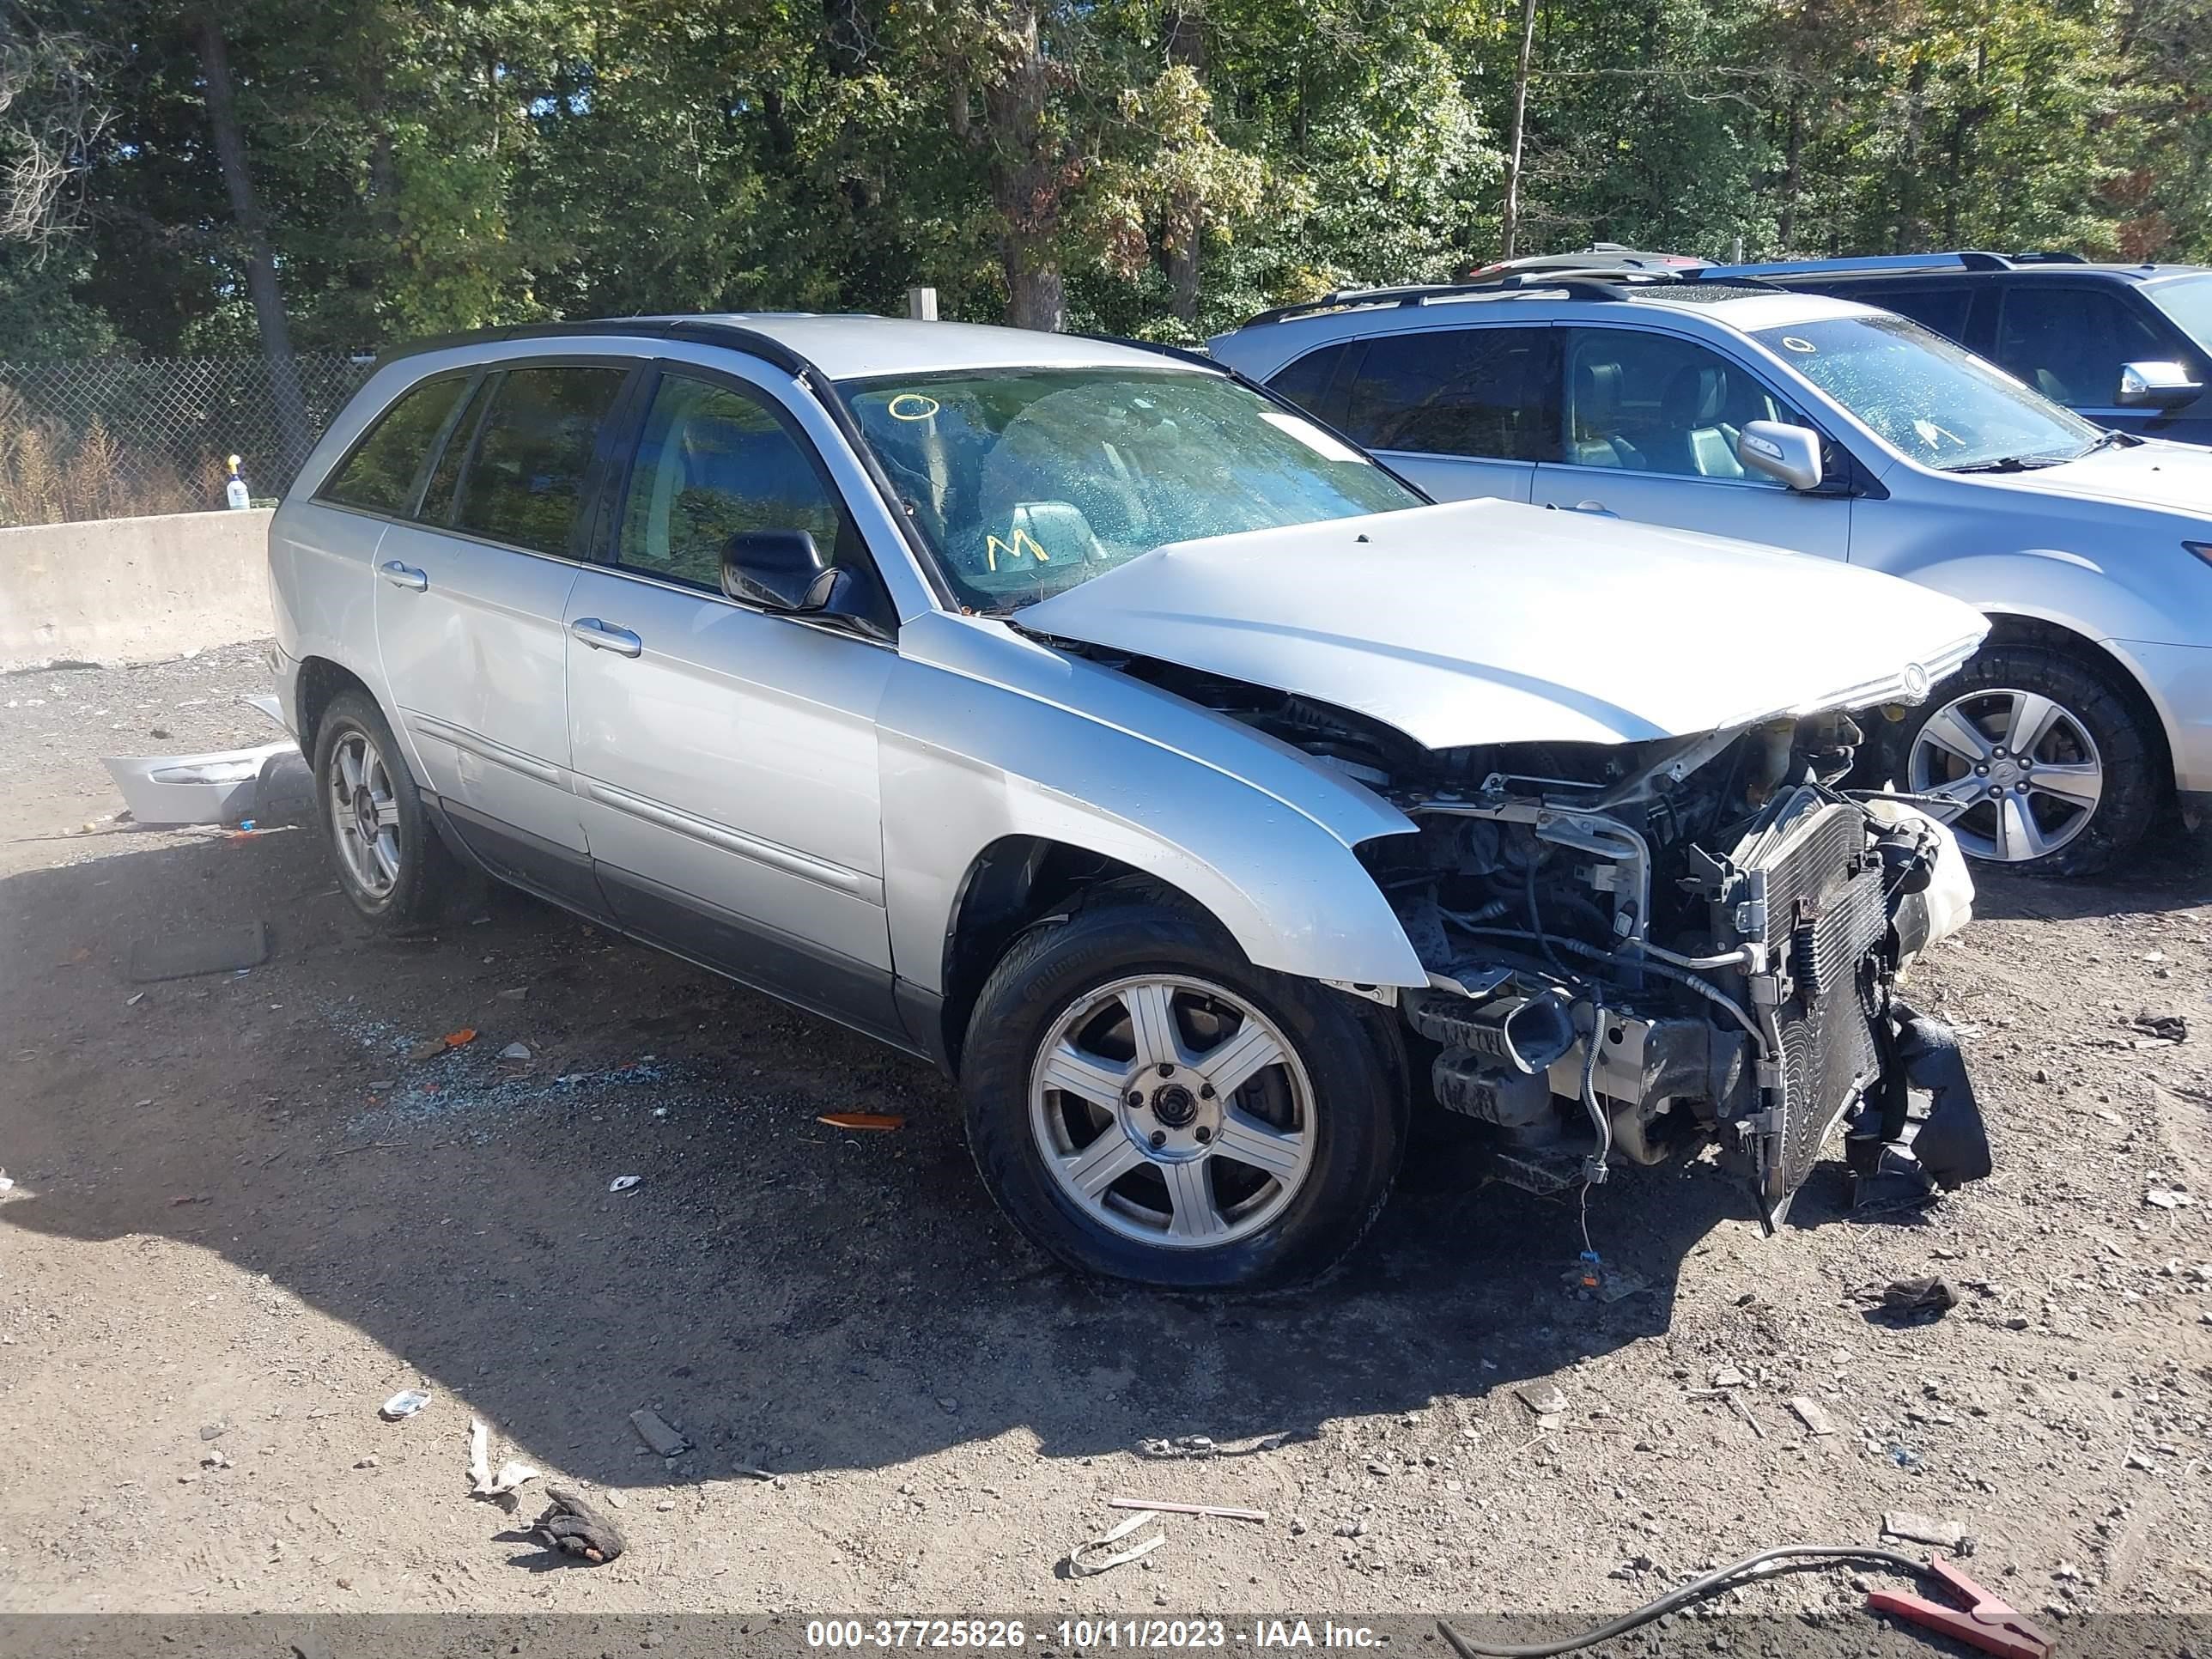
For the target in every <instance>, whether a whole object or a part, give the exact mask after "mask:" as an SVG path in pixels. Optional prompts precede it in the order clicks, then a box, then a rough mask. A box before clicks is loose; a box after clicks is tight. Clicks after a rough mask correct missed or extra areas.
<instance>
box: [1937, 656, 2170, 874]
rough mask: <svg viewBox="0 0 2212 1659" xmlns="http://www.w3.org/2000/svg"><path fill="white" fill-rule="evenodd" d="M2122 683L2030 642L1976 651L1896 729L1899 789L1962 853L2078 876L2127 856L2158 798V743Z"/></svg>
mask: <svg viewBox="0 0 2212 1659" xmlns="http://www.w3.org/2000/svg"><path fill="white" fill-rule="evenodd" d="M1907 732H1908V735H1907V738H1906V750H1905V753H1906V762H1905V787H1906V788H1908V789H1909V790H1911V792H1912V793H1914V794H1917V795H1926V796H1930V797H1933V798H1934V799H1935V800H1936V801H1937V802H1941V803H1942V805H1930V806H1929V811H1931V812H1932V813H1934V815H1935V816H1936V817H1940V818H1942V820H1943V821H1944V822H1945V823H1948V824H1949V825H1950V826H1951V829H1952V833H1953V834H1954V835H1955V836H1958V838H1959V845H1960V847H1961V848H1964V849H1965V851H1966V854H1967V856H1969V857H1970V858H1976V859H1980V860H1984V861H1986V862H1989V863H1993V864H2002V865H2007V866H2010V867H2012V868H2014V869H2016V870H2019V871H2020V872H2021V873H2023V874H2026V875H2046V876H2087V875H2094V874H2096V873H2098V872H2100V871H2102V870H2105V869H2106V868H2107V867H2109V866H2111V865H2112V863H2113V862H2114V860H2118V859H2120V858H2123V857H2124V856H2125V855H2126V854H2129V853H2130V852H2132V851H2133V850H2134V848H2135V847H2136V843H2137V842H2140V841H2141V840H2142V837H2143V834H2144V832H2145V831H2146V830H2147V829H2149V827H2150V823H2151V819H2152V817H2153V816H2154V814H2155V812H2156V811H2157V807H2158V802H2159V798H2160V787H2159V779H2158V775H2157V761H2158V757H2159V754H2160V749H2159V744H2158V740H2157V738H2156V736H2155V734H2154V732H2152V731H2151V730H2150V728H2149V726H2148V715H2147V714H2144V713H2142V712H2140V711H2139V710H2138V709H2137V708H2136V705H2135V703H2134V702H2133V701H2132V700H2131V699H2130V698H2129V696H2127V695H2126V693H2125V691H2124V690H2123V689H2122V688H2121V687H2120V686H2118V685H2117V684H2113V682H2112V678H2110V676H2109V675H2108V674H2106V673H2105V672H2104V671H2100V669H2098V668H2096V667H2094V666H2093V665H2090V664H2088V663H2086V662H2083V661H2081V659H2078V658H2075V657H2073V656H2069V655H2068V654H2065V653H2062V652H2057V651H2053V650H2050V649H2047V648H2045V647H2040V646H2031V645H2003V644H2000V645H1993V646H1989V647H1984V649H1983V650H1982V651H1981V652H1980V653H1978V654H1977V655H1976V656H1975V658H1974V659H1973V660H1972V661H1971V662H1969V663H1968V664H1967V665H1966V667H1965V668H1964V669H1962V670H1961V671H1960V673H1959V676H1958V678H1956V679H1954V680H1951V681H1949V682H1948V683H1947V684H1945V685H1944V686H1943V687H1942V690H1940V691H1939V692H1938V693H1937V695H1936V697H1935V698H1934V699H1931V700H1930V702H1929V703H1928V704H1927V705H1926V707H1925V708H1923V710H1921V711H1920V713H1919V714H1918V715H1917V717H1916V719H1915V720H1914V721H1913V722H1912V724H1911V726H1908V728H1907Z"/></svg>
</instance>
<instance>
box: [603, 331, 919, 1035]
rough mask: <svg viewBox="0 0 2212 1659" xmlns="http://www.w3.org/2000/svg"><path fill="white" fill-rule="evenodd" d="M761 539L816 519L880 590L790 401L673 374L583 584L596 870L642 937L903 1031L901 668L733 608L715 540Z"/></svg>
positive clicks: (874, 645) (885, 649) (660, 390)
mask: <svg viewBox="0 0 2212 1659" xmlns="http://www.w3.org/2000/svg"><path fill="white" fill-rule="evenodd" d="M754 530H804V531H805V532H808V533H809V534H810V535H811V536H812V537H813V538H814V539H815V543H816V544H817V546H818V547H819V548H820V549H821V550H823V553H824V555H825V556H829V557H830V558H831V559H833V560H834V562H837V563H840V564H842V565H844V566H846V567H847V568H848V569H850V570H852V572H853V574H854V578H855V580H858V581H860V582H862V583H863V584H865V585H866V586H867V587H868V588H869V591H871V592H874V593H877V594H880V592H881V587H880V582H879V580H878V578H877V576H876V574H875V570H874V567H873V566H872V564H871V563H870V562H869V561H868V555H867V551H866V549H865V547H863V546H862V545H861V544H860V536H859V533H858V532H857V531H856V529H855V528H854V526H853V524H852V521H851V520H850V518H849V516H848V514H847V513H846V512H845V511H844V508H843V507H842V503H841V502H840V501H838V499H837V496H836V491H835V490H834V489H833V488H832V486H831V485H830V483H829V479H828V477H827V475H826V473H825V472H824V471H823V468H822V466H821V464H820V461H819V459H818V458H817V456H816V454H815V453H814V451H813V448H812V447H811V445H810V444H809V442H808V441H807V440H806V438H805V435H804V434H803V433H801V432H800V431H799V428H798V427H797V425H796V424H795V423H794V422H793V420H792V419H791V417H790V416H789V415H788V413H787V412H786V411H785V410H783V409H781V406H780V405H779V404H777V402H776V400H775V397H774V395H773V394H772V393H771V392H769V391H768V390H767V389H766V388H765V387H762V386H752V385H750V384H748V383H746V382H744V381H743V380H737V379H734V378H731V377H728V376H724V375H719V374H717V375H713V376H708V375H706V374H694V373H690V372H686V373H675V372H670V373H665V374H662V376H661V377H660V379H659V383H658V385H657V386H655V387H654V388H653V392H652V394H651V400H650V403H649V404H648V405H647V413H646V416H645V421H644V424H643V428H642V430H641V435H640V438H639V441H638V445H637V453H636V457H635V461H634V463H633V465H631V467H630V472H629V481H628V483H627V486H626V488H625V489H624V491H623V496H622V499H621V502H620V506H619V511H618V513H617V518H616V520H615V526H614V531H613V540H612V546H611V555H612V558H611V562H610V563H608V564H605V565H600V566H596V567H593V568H589V569H586V571H585V572H584V573H583V574H582V575H581V577H580V579H579V580H578V581H577V582H576V584H575V587H574V591H573V592H571V593H570V594H569V595H568V610H567V614H566V622H567V627H568V640H567V642H566V648H567V653H568V704H567V707H568V732H569V739H570V744H571V748H572V752H573V755H574V766H575V770H576V787H577V791H578V793H579V796H580V810H581V812H582V816H583V821H584V825H585V829H586V833H587V835H588V836H589V839H590V842H591V848H592V862H593V866H594V867H595V869H596V870H597V872H598V874H599V883H600V885H601V887H602V889H603V890H605V893H606V895H607V898H608V902H609V903H610V904H611V906H612V908H613V909H614V911H615V913H616V915H617V917H618V918H619V919H620V920H621V921H622V922H623V925H624V926H626V927H629V928H630V929H632V930H633V931H634V932H636V933H641V934H643V935H645V936H647V937H648V938H651V939H656V940H658V941H659V942H660V943H661V944H664V945H667V946H669V947H670V948H671V949H673V950H676V951H680V952H682V953H683V954H684V955H687V956H690V957H693V958H694V959H696V960H698V961H702V962H704V963H708V964H709V965H710V966H713V967H715V968H718V969H721V970H722V971H724V972H726V973H728V974H730V975H732V976H733V977H735V978H738V979H741V980H744V981H746V982H748V983H750V984H753V985H757V986H759V987H762V988H763V989H766V990H769V991H773V992H775V993H776V994H780V995H782V996H785V997H787V998H789V999H790V1000H793V1001H796V1002H799V1003H801V1004H803V1005H805V1006H809V1007H812V1008H815V1009H817V1010H818V1011H820V1012H824V1013H827V1014H829V1015H830V1016H832V1017H833V1018H839V1019H842V1020H843V1021H845V1022H846V1023H848V1024H853V1025H856V1026H858V1027H860V1029H862V1030H869V1031H871V1032H873V1033H875V1034H878V1035H888V1036H893V1037H894V1038H896V1039H897V1040H901V1041H903V1038H902V1037H900V1036H899V1030H900V1028H899V1024H898V1019H897V1016H896V1012H895V1010H894V1008H893V1004H892V1000H891V973H890V927H889V923H888V921H887V918H886V916H885V913H884V866H883V824H882V803H881V796H880V791H879V787H878V776H877V754H876V711H877V708H878V704H879V702H881V700H882V697H883V693H884V685H885V684H886V682H887V681H888V680H889V678H890V671H891V669H892V667H893V666H894V665H896V661H897V657H896V653H895V651H894V650H893V649H892V648H891V647H889V646H887V645H885V644H884V643H882V642H881V641H878V640H876V639H873V638H870V637H866V636H865V635H863V634H862V633H860V632H858V631H855V630H854V629H852V628H850V627H848V625H846V624H843V623H826V622H824V623H817V622H812V621H809V620H806V619H805V618H802V617H793V616H790V615H783V614H771V613H769V612H766V611H759V610H754V609H751V608H749V607H748V606H745V605H739V604H738V603H736V602H735V601H733V600H731V599H726V598H725V597H724V596H723V594H722V592H721V585H720V576H721V562H722V550H723V548H724V546H725V545H726V544H727V542H728V541H729V539H730V538H732V536H735V535H738V534H740V533H742V532H746V531H754ZM878 608H879V610H880V611H882V612H883V614H884V618H885V619H886V620H887V619H888V611H889V607H888V605H887V603H886V604H883V605H879V607H878Z"/></svg>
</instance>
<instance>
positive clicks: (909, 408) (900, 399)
mask: <svg viewBox="0 0 2212 1659" xmlns="http://www.w3.org/2000/svg"><path fill="white" fill-rule="evenodd" d="M884 408H885V409H886V410H889V411H890V417H891V419H893V420H895V421H926V420H927V419H928V418H929V417H930V416H933V415H934V414H936V413H937V409H938V404H937V399H936V398H925V397H923V396H922V395H921V393H920V392H900V393H899V395H898V396H897V397H896V398H892V399H891V400H890V402H889V403H888V404H884Z"/></svg>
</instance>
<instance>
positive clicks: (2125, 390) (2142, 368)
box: [2120, 363, 2204, 409]
mask: <svg viewBox="0 0 2212 1659" xmlns="http://www.w3.org/2000/svg"><path fill="white" fill-rule="evenodd" d="M2203 390H2204V387H2203V385H2202V384H2201V383H2200V382H2198V381H2196V380H2191V379H2190V378H2189V371H2188V369H2186V368H2184V367H2183V366H2182V365H2181V364H2179V363H2128V364H2125V365H2124V366H2123V367H2122V368H2121V369H2120V406H2121V407H2122V408H2124V409H2179V408H2180V407H2181V406H2182V405H2183V404H2193V403H2195V402H2196V401H2197V398H2198V396H2199V395H2200V394H2201V393H2202V392H2203Z"/></svg>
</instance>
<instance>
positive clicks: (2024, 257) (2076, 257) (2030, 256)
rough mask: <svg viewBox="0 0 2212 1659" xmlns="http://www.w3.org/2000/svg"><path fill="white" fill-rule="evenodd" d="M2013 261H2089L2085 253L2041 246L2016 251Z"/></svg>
mask: <svg viewBox="0 0 2212 1659" xmlns="http://www.w3.org/2000/svg"><path fill="white" fill-rule="evenodd" d="M2012 262H2013V264H2016V265H2086V264H2088V263H2089V261H2088V259H2087V258H2086V257H2085V256H2084V255H2081V254H2079V253H2069V252H2063V250H2058V251H2045V250H2043V249H2040V248H2039V249H2037V250H2035V251H2033V252H2021V253H2015V254H2014V255H2013V256H2012Z"/></svg>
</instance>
